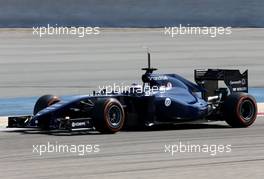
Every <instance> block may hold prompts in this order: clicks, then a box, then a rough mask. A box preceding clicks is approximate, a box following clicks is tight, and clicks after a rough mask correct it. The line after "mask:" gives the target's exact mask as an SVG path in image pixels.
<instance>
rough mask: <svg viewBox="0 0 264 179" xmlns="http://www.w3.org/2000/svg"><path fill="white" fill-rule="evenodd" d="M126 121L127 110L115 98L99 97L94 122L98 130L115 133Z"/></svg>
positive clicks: (94, 111) (94, 112)
mask: <svg viewBox="0 0 264 179" xmlns="http://www.w3.org/2000/svg"><path fill="white" fill-rule="evenodd" d="M124 122H125V112H124V109H123V106H122V105H121V103H120V102H119V101H118V100H117V99H115V98H102V99H100V98H99V99H98V100H97V102H96V103H95V107H94V110H93V123H94V126H95V128H96V130H97V131H99V132H101V133H107V134H113V133H116V132H118V131H120V130H121V129H122V128H123V126H124Z"/></svg>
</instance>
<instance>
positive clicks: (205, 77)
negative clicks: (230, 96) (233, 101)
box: [194, 69, 248, 93]
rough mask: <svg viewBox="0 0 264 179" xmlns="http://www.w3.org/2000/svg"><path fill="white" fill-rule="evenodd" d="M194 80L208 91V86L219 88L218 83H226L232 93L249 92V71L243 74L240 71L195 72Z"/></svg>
mask: <svg viewBox="0 0 264 179" xmlns="http://www.w3.org/2000/svg"><path fill="white" fill-rule="evenodd" d="M194 79H195V81H196V83H197V84H198V85H199V86H202V87H205V88H206V89H207V90H208V85H207V84H210V85H212V86H215V87H216V86H217V87H218V85H217V84H218V81H224V83H225V84H226V86H227V87H228V89H229V90H230V93H234V92H246V93H247V92H248V70H246V71H245V72H244V73H242V74H241V73H240V71H239V70H224V69H207V70H195V71H194ZM216 83H217V84H216ZM210 85H209V86H210Z"/></svg>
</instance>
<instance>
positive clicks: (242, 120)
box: [224, 93, 257, 127]
mask: <svg viewBox="0 0 264 179" xmlns="http://www.w3.org/2000/svg"><path fill="white" fill-rule="evenodd" d="M224 117H225V121H226V122H227V123H228V124H229V125H230V126H231V127H248V126H250V125H252V124H253V123H254V121H255V120H256V118H257V103H256V100H255V98H254V97H253V96H251V95H249V94H247V93H235V94H231V95H229V96H228V97H227V99H226V100H225V102H224Z"/></svg>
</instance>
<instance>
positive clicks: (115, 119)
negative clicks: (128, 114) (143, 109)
mask: <svg viewBox="0 0 264 179" xmlns="http://www.w3.org/2000/svg"><path fill="white" fill-rule="evenodd" d="M122 117H123V116H122V111H121V109H120V108H119V107H118V106H116V105H113V106H111V107H110V108H109V110H108V115H107V118H108V121H109V124H110V126H111V127H113V128H118V127H119V126H120V124H121V122H122Z"/></svg>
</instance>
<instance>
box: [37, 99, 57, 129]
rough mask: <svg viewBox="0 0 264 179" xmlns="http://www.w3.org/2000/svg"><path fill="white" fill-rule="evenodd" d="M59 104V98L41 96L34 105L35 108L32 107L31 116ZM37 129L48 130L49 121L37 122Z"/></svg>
mask: <svg viewBox="0 0 264 179" xmlns="http://www.w3.org/2000/svg"><path fill="white" fill-rule="evenodd" d="M58 102H60V98H59V97H57V96H54V95H44V96H41V97H40V98H39V99H38V100H37V102H36V104H35V107H34V110H33V115H36V114H37V113H38V112H39V111H41V110H43V109H45V108H47V107H49V106H51V105H53V104H55V103H58ZM38 125H39V127H40V128H41V129H45V130H47V129H49V119H45V120H41V121H39V124H38Z"/></svg>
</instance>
